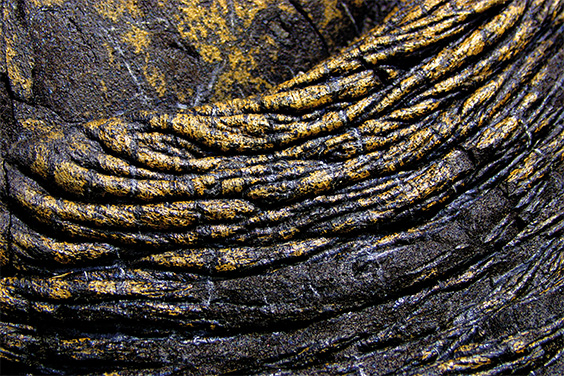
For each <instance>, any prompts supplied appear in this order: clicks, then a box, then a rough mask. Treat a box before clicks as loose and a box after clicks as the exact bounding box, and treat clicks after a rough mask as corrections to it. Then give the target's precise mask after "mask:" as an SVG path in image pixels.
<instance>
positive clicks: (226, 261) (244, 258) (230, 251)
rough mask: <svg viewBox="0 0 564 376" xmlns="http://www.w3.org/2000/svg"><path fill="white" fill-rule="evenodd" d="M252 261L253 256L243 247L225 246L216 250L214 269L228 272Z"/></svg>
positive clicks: (250, 263)
mask: <svg viewBox="0 0 564 376" xmlns="http://www.w3.org/2000/svg"><path fill="white" fill-rule="evenodd" d="M253 263H254V260H253V258H252V257H251V255H250V254H249V253H248V252H246V250H245V249H244V248H226V249H220V250H219V251H218V260H217V265H216V267H215V269H216V271H218V272H229V271H233V270H236V269H238V268H240V267H244V266H249V265H252V264H253Z"/></svg>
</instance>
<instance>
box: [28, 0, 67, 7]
mask: <svg viewBox="0 0 564 376" xmlns="http://www.w3.org/2000/svg"><path fill="white" fill-rule="evenodd" d="M65 2H66V0H31V3H32V4H33V5H34V6H35V7H51V6H54V5H63V4H64V3H65Z"/></svg>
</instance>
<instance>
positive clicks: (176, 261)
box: [139, 250, 209, 269]
mask: <svg viewBox="0 0 564 376" xmlns="http://www.w3.org/2000/svg"><path fill="white" fill-rule="evenodd" d="M139 262H140V263H144V262H147V263H149V264H151V265H159V266H162V267H166V268H180V269H202V268H204V267H205V266H206V264H207V263H208V262H209V261H207V257H206V255H205V253H204V252H198V251H190V250H177V251H172V252H164V253H161V254H156V255H151V256H147V257H144V258H141V259H140V260H139Z"/></svg>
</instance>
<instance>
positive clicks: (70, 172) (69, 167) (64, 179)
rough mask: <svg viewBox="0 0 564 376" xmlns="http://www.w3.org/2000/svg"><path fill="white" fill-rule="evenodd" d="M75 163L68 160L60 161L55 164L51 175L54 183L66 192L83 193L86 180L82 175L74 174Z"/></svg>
mask: <svg viewBox="0 0 564 376" xmlns="http://www.w3.org/2000/svg"><path fill="white" fill-rule="evenodd" d="M75 167H76V166H75V165H74V164H72V163H70V162H66V161H65V162H61V163H60V164H58V165H56V166H55V171H54V172H53V177H54V179H55V183H57V185H58V186H59V187H61V188H63V189H64V190H65V191H67V192H72V193H76V194H78V195H81V194H83V193H84V187H85V186H86V185H87V184H88V182H87V181H86V180H85V179H84V177H82V176H77V175H76V174H74V171H75Z"/></svg>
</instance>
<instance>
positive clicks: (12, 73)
mask: <svg viewBox="0 0 564 376" xmlns="http://www.w3.org/2000/svg"><path fill="white" fill-rule="evenodd" d="M5 43H6V45H5V49H6V68H7V70H8V78H9V79H10V84H11V86H12V90H14V91H15V92H16V93H18V94H20V95H22V96H23V97H24V98H30V97H31V95H32V86H33V81H32V78H31V62H30V61H27V59H28V58H29V57H24V56H21V55H19V54H18V47H17V45H15V44H17V43H19V41H18V40H12V39H11V38H5ZM22 59H23V60H22Z"/></svg>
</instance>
